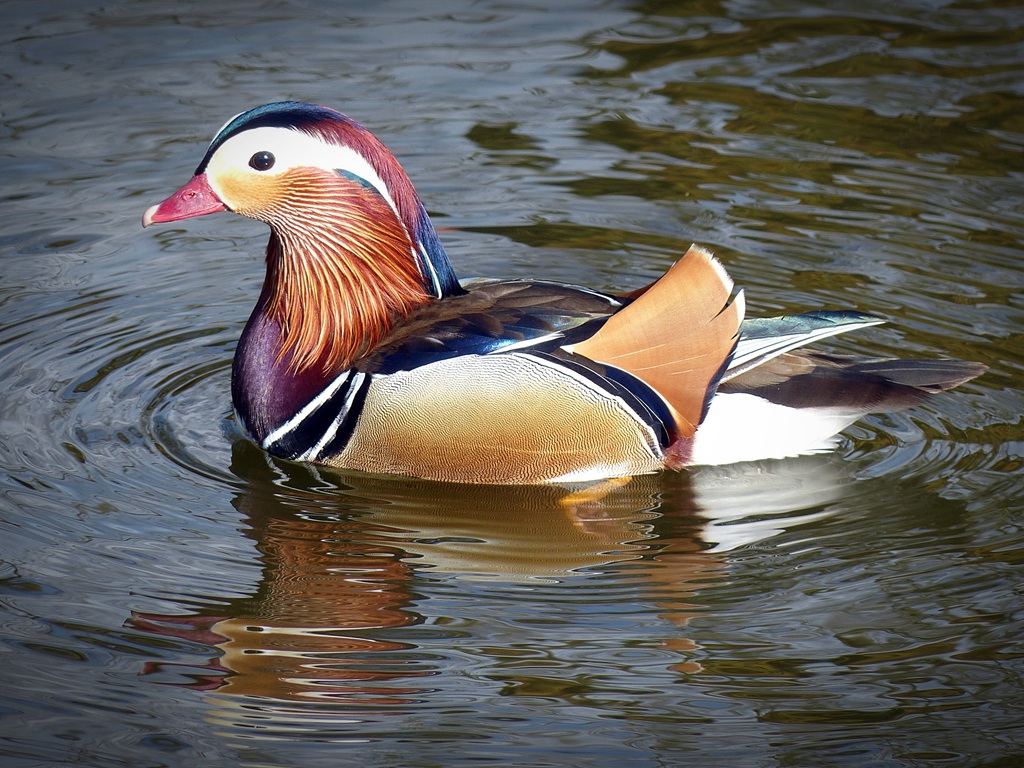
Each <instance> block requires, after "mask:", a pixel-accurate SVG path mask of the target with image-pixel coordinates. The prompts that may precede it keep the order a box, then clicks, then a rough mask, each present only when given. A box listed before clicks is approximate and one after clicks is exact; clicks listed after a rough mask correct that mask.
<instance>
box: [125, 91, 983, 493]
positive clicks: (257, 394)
mask: <svg viewBox="0 0 1024 768" xmlns="http://www.w3.org/2000/svg"><path fill="white" fill-rule="evenodd" d="M225 210H227V211H232V212H235V213H240V214H242V215H244V216H248V217H251V218H253V219H257V220H259V221H262V222H265V223H267V224H268V225H269V226H270V242H269V244H268V246H267V252H266V277H265V280H264V283H263V289H262V292H261V294H260V296H259V300H258V301H257V303H256V307H255V309H254V310H253V312H252V315H251V317H250V318H249V321H248V324H247V325H246V326H245V329H244V331H243V332H242V335H241V338H240V340H239V343H238V347H237V350H236V352H235V358H234V363H233V367H232V384H231V389H232V399H233V402H234V408H235V412H236V415H237V418H238V420H239V421H240V423H241V425H242V426H243V427H244V429H245V430H246V431H247V432H248V434H249V435H251V437H252V438H253V439H254V440H255V441H256V442H258V443H259V444H260V445H261V446H262V447H263V448H264V449H265V450H266V451H268V452H269V453H271V454H273V455H275V456H278V457H283V458H285V459H291V460H298V461H303V462H312V463H319V464H324V465H330V466H334V467H339V468H344V469H350V470H360V471H366V472H371V473H379V474H392V475H405V476H414V477H421V478H430V479H435V480H443V481H452V482H465V483H495V484H530V483H544V482H575V481H580V482H582V481H592V480H600V479H607V478H623V477H629V476H632V475H636V474H641V473H649V472H654V471H657V470H660V469H662V468H666V467H667V468H675V469H678V468H682V467H685V466H689V465H696V464H725V463H731V462H737V461H746V460H756V459H763V458H782V457H786V456H791V455H797V454H800V453H807V452H813V451H817V450H824V449H826V448H828V447H829V446H830V445H832V444H834V442H835V437H834V436H835V435H836V434H837V433H838V432H839V431H840V430H842V429H843V428H845V427H846V426H848V425H849V424H851V423H852V422H854V421H855V420H856V419H858V418H860V417H861V416H863V415H865V414H867V413H869V412H873V411H880V410H891V409H895V408H901V407H905V406H908V405H911V404H913V403H916V402H918V401H920V400H921V399H922V398H923V397H925V396H927V395H928V394H929V393H932V392H938V391H941V390H945V389H949V388H951V387H954V386H956V385H958V384H961V383H963V382H965V381H967V380H969V379H971V378H973V377H975V376H977V375H979V374H980V373H982V371H984V370H985V367H984V366H982V365H979V364H976V363H968V362H961V361H951V360H915V361H899V360H890V359H884V360H883V359H861V358H850V357H839V356H835V355H826V354H822V353H818V352H811V351H807V350H802V349H798V348H800V347H803V346H804V345H806V344H808V343H810V342H814V341H817V340H819V339H823V338H826V337H829V336H832V335H834V334H838V333H843V332H846V331H851V330H855V329H858V328H864V327H867V326H871V325H875V324H877V323H880V322H882V320H881V319H879V318H877V317H874V316H871V315H866V314H861V313H859V312H852V311H815V312H807V313H805V314H800V315H795V316H787V317H773V318H757V319H745V318H744V300H743V292H742V291H740V290H737V289H736V288H735V287H734V285H733V281H732V280H731V279H730V278H729V276H728V274H727V273H726V271H725V269H724V268H723V267H722V265H721V264H720V263H719V262H718V261H717V260H716V259H715V258H714V257H713V256H712V255H711V254H710V253H709V252H708V251H706V250H704V249H703V248H700V247H697V246H693V247H691V248H690V249H689V250H688V251H687V252H686V253H685V254H684V255H683V257H682V258H681V259H680V260H679V261H678V262H676V263H675V265H673V266H672V267H671V268H670V269H669V270H668V271H667V272H666V273H665V274H664V275H663V276H662V277H661V278H660V279H658V280H657V281H655V282H654V283H652V284H651V285H648V286H646V287H643V288H640V289H637V290H634V291H632V292H630V293H626V294H622V295H611V294H608V293H604V292H601V291H596V290H590V289H589V288H585V287H580V286H576V285H566V284H562V283H558V282H552V281H547V280H526V279H503V280H495V279H477V280H470V281H465V282H460V281H459V280H458V279H457V278H456V275H455V272H454V270H453V269H452V266H451V263H450V262H449V260H448V256H447V255H446V253H445V249H444V247H443V246H442V244H441V241H440V239H439V238H438V235H437V232H436V231H435V229H434V227H433V225H432V224H431V221H430V217H429V216H428V215H427V212H426V209H425V208H424V206H423V203H422V202H421V200H420V198H419V197H418V196H417V194H416V192H415V190H414V189H413V186H412V183H411V182H410V181H409V178H408V176H407V175H406V173H405V171H404V170H403V169H402V167H401V166H400V165H399V163H398V161H397V160H396V159H395V157H394V155H392V154H391V152H389V151H388V150H387V149H386V148H385V147H384V145H383V144H382V143H381V142H380V141H379V140H378V139H377V138H376V137H375V136H373V135H372V134H371V133H370V132H369V131H367V130H366V129H365V128H363V127H362V126H361V125H359V124H358V123H356V122H355V121H353V120H352V119H350V118H349V117H347V116H345V115H343V114H341V113H339V112H337V111H334V110H333V109H329V108H326V107H322V106H317V105H313V104H306V103H300V102H279V103H274V104H267V105H264V106H261V107H257V108H256V109H252V110H250V111H248V112H245V113H242V114H240V115H238V116H236V117H234V118H232V119H231V120H229V121H228V122H227V123H226V124H225V125H224V127H223V128H221V129H220V131H219V132H218V133H217V134H216V136H215V137H214V139H213V141H212V142H211V143H210V145H209V148H208V149H207V150H206V154H205V156H204V157H203V159H202V161H201V162H200V163H199V167H198V168H197V169H196V171H195V174H194V175H193V176H192V178H191V179H190V180H189V181H188V183H186V184H185V185H184V186H183V187H182V188H181V189H180V190H179V191H177V192H176V193H174V194H173V195H171V196H170V197H169V198H167V199H166V200H164V201H163V202H162V203H160V204H158V205H154V206H152V207H151V208H149V209H148V210H147V211H146V212H145V215H144V216H143V225H144V226H148V225H150V224H153V223H155V222H170V221H178V220H181V219H187V218H190V217H193V216H203V215H206V214H211V213H215V212H217V211H225Z"/></svg>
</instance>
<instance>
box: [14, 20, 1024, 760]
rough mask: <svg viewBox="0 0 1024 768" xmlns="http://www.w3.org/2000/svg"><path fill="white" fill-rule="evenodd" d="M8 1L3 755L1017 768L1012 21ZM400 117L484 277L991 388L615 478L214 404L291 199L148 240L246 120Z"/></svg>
mask: <svg viewBox="0 0 1024 768" xmlns="http://www.w3.org/2000/svg"><path fill="white" fill-rule="evenodd" d="M544 5H545V4H538V5H536V6H535V7H530V6H525V7H518V6H516V5H515V4H504V3H497V2H487V1H484V2H451V3H444V4H433V5H431V4H429V3H428V4H427V5H426V7H424V4H423V3H416V2H383V3H378V4H365V3H364V4H355V3H338V4H329V5H327V6H325V5H324V4H320V3H277V2H265V3H257V4H252V3H233V2H228V3H218V4H200V3H180V2H179V3H164V2H155V1H151V0H144V1H143V2H137V3H132V4H122V5H113V6H109V5H108V6H100V7H96V8H89V7H83V6H82V4H80V3H71V2H59V1H58V2H50V3H46V4H40V3H27V2H9V3H6V4H5V6H4V7H5V18H6V19H7V24H6V26H5V32H4V33H3V37H2V40H3V51H4V54H5V55H4V62H5V64H4V67H3V77H2V80H0V93H2V100H0V114H2V123H0V126H2V127H0V137H2V142H0V152H2V153H3V164H4V170H5V172H4V174H3V176H2V178H0V196H2V199H3V204H2V206H0V259H2V262H0V263H2V269H0V274H2V280H0V420H2V422H0V465H2V467H3V472H2V473H0V532H2V538H0V561H2V562H0V592H2V599H0V617H2V620H0V640H2V645H0V649H2V651H3V654H4V658H3V672H2V673H0V674H2V678H0V679H2V683H3V684H2V686H0V762H3V764H4V765H5V766H8V765H10V766H39V765H46V766H58V765H87V766H103V767H104V768H108V767H109V766H121V765H123V766H140V765H146V766H187V765H231V766H234V765H245V766H319V765H325V766H326V765H331V766H336V765H348V764H355V765H380V766H398V765H401V766H438V765H444V766H451V765H469V764H488V763H490V764H499V765H503V766H545V765H558V766H562V765H566V766H569V765H571V766H615V767H616V768H623V767H625V766H630V767H632V766H638V767H642V768H648V767H651V768H653V767H655V766H669V765H672V766H674V765H686V764H694V765H721V766H741V767H745V766H756V767H758V768H760V767H763V766H764V767H774V766H796V765H801V766H802V765H815V766H1015V765H1019V764H1020V761H1021V760H1022V759H1024V728H1022V726H1021V723H1022V722H1024V711H1022V710H1024V707H1022V704H1024V690H1022V688H1024V686H1022V672H1024V652H1022V650H1021V644H1020V638H1021V636H1022V633H1024V608H1022V607H1024V599H1022V597H1024V595H1022V588H1021V584H1022V583H1024V578H1022V565H1024V530H1022V523H1024V505H1022V503H1021V497H1022V490H1024V479H1022V477H1024V475H1022V469H1024V428H1022V424H1021V415H1020V414H1021V410H1022V389H1024V388H1022V386H1021V382H1022V371H1024V353H1022V350H1024V344H1022V342H1024V337H1022V334H1021V328H1022V323H1024V301H1022V295H1024V290H1022V289H1024V268H1022V266H1021V259H1022V254H1024V173H1022V170H1024V109H1022V103H1024V102H1022V96H1024V93H1022V91H1024V87H1022V83H1024V12H1022V11H1021V10H1020V9H1019V8H1016V7H1014V6H1013V5H1012V4H1005V3H1000V2H995V1H994V0H993V1H992V2H976V3H953V2H895V3H894V2H886V3H874V2H869V3H864V2H861V1H860V0H858V1H857V2H852V0H851V2H848V3H830V4H828V10H825V9H824V8H810V7H805V6H804V5H802V4H798V3H790V2H784V1H782V0H763V1H761V2H756V1H755V2H723V3H715V2H708V3H687V4H683V3H658V2H648V3H627V2H594V1H589V2H588V1H586V0H569V2H561V3H558V4H547V5H557V10H554V9H545V8H544V7H543V6H544ZM278 99H302V100H310V101H317V102H321V103H324V104H328V105H331V106H334V107H337V108H339V109H341V110H342V111H345V112H347V113H348V114H350V115H352V116H353V117H354V118H355V119H357V120H359V121H360V122H362V123H363V124H364V125H366V126H367V127H369V128H370V129H371V130H373V131H374V132H375V133H376V134H377V135H378V136H379V137H381V138H382V139H383V140H384V141H385V142H386V143H387V144H388V145H389V146H390V147H391V148H392V149H393V150H394V151H395V153H396V154H397V155H398V156H399V158H400V159H401V161H402V162H403V164H404V166H405V167H406V169H407V170H408V172H409V174H410V176H411V177H412V178H413V180H414V182H415V183H416V185H417V188H418V190H419V192H420V193H421V195H422V196H423V198H424V200H425V202H426V205H427V207H428V209H429V210H430V211H431V214H432V216H433V217H434V220H435V223H436V224H437V225H438V226H440V227H443V228H444V230H445V231H444V232H443V233H442V234H443V239H444V241H445V243H446V246H447V247H448V250H449V253H450V255H451V257H452V260H453V262H454V263H455V265H456V268H457V270H458V271H459V272H460V274H461V275H462V276H463V277H468V276H472V275H486V276H497V275H504V276H514V275H531V276H537V277H543V278H549V279H558V280H570V281H573V282H579V283H584V284H587V285H590V286H593V287H595V288H599V289H604V290H626V289H629V288H632V287H636V286H638V285H641V284H643V283H644V282H645V281H650V280H651V279H653V278H654V277H656V276H657V275H659V274H660V273H661V272H662V271H664V270H665V269H666V268H667V267H668V266H669V265H670V264H671V263H672V261H673V260H674V259H675V258H677V257H678V255H679V254H680V253H681V252H683V251H684V250H685V248H686V247H687V246H688V245H689V244H690V243H691V242H699V243H702V244H704V245H705V246H707V247H709V248H711V249H712V250H713V251H714V252H715V253H716V254H717V255H718V256H719V257H720V258H721V259H722V260H723V262H724V263H725V264H726V266H727V267H728V269H729V271H730V272H731V273H732V274H733V276H734V277H735V278H736V279H737V281H738V282H739V283H741V284H743V285H744V286H745V287H746V290H747V297H748V304H749V306H750V311H751V313H752V314H762V313H771V312H778V311H790V310H802V309H808V308H820V307H830V308H852V309H857V310H861V311H871V312H876V313H880V314H882V315H884V316H886V317H888V318H889V319H890V320H891V323H890V324H888V325H886V326H882V327H880V328H875V329H871V330H869V331H866V332H863V333H860V334H858V335H855V336H850V337H849V338H842V339H838V340H835V341H834V342H833V343H831V344H830V345H829V346H828V348H829V349H832V350H834V351H840V352H853V353H858V354H868V355H880V356H884V355H892V354H900V355H903V356H922V357H936V356H939V357H942V356H945V357H959V358H964V359H972V360H979V361H982V362H985V363H987V364H988V365H990V366H991V367H992V370H991V371H990V372H989V373H988V374H987V375H986V376H985V377H983V378H981V379H979V380H977V381H975V382H972V383H970V384H968V385H966V386H964V387H962V388H960V389H959V390H957V391H955V392H953V393H949V394H947V395H944V396H942V397H938V398H935V399H933V400H931V401H930V402H929V403H928V404H926V405H924V406H922V407H919V408H916V409H914V410H912V411H907V412H904V413H900V414H894V415H885V416H873V417H869V418H867V419H865V420H863V421H862V422H860V423H859V424H857V425H855V426H854V427H852V428H850V429H849V430H848V431H847V433H846V436H845V437H844V440H843V443H842V445H841V446H840V449H839V450H838V451H837V452H835V453H833V454H828V455H819V456H809V457H804V458H801V459H798V460H792V461H784V462H763V463H757V464H748V465H737V466H733V467H723V468H705V469H699V470H694V471H691V472H686V473H680V474H666V475H658V476H651V477H645V478H637V479H635V480H634V481H633V482H631V483H629V484H627V485H625V486H622V487H617V488H609V489H604V490H605V491H606V493H604V494H603V495H602V494H601V493H585V492H584V493H580V492H576V491H573V490H572V489H568V490H567V489H558V488H526V489H490V488H466V487H457V486H446V485H439V484H431V483H420V482H415V481H406V480H397V479H388V478H370V477H363V476H349V475H342V474H338V473H329V472H323V471H317V470H314V469H312V468H309V467H303V466H300V465H294V464H290V463H287V462H278V461H274V460H271V459H268V458H267V457H266V456H265V455H264V454H263V453H262V452H261V451H259V450H258V449H257V448H255V447H254V446H253V445H252V444H251V443H249V442H248V441H247V440H246V439H245V438H244V436H243V435H241V434H240V432H239V430H238V428H237V426H236V425H235V423H234V421H233V419H232V416H231V406H230V399H229V398H230V396H229V377H230V362H231V356H232V354H233V350H234V345H235V342H236V339H237V337H238V334H239V333H240V331H241V329H242V327H243V325H244V323H245V320H246V318H247V316H248V313H249V311H250V309H251V307H252V304H253V303H254V301H255V298H256V295H257V293H258V291H259V286H260V284H261V281H262V248H263V243H264V240H265V232H264V231H263V230H262V228H261V227H260V226H259V225H257V224H255V223H254V222H250V221H247V220H243V219H240V218H238V217H231V216H228V215H221V216H214V217H207V218H204V219H200V220H195V221H190V222H186V223H184V224H182V225H165V226H162V227H154V228H152V229H149V230H146V231H142V230H141V228H140V226H139V219H140V216H141V213H142V211H143V210H144V209H145V208H146V207H148V206H149V205H151V204H152V203H154V202H157V201H159V200H161V199H163V197H165V196H166V195H167V194H169V193H170V192H171V191H173V190H174V189H176V188H177V187H178V186H179V185H180V184H181V183H183V182H184V181H185V180H186V179H187V178H188V176H189V175H190V174H191V173H192V170H193V169H194V167H195V165H196V164H197V163H198V161H199V159H200V157H201V155H202V152H203V149H204V147H205V144H206V142H207V141H209V139H210V138H211V137H212V135H213V134H214V132H215V131H216V130H217V128H218V127H219V126H220V125H221V124H222V123H223V122H224V121H225V120H226V119H227V118H228V117H230V116H231V115H233V114H235V113H237V112H240V111H243V110H245V109H248V108H250V107H252V106H255V105H256V104H259V103H263V102H267V101H272V100H278Z"/></svg>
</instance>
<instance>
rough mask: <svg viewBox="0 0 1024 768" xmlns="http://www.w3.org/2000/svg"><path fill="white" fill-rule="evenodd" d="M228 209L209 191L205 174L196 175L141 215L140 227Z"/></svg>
mask: <svg viewBox="0 0 1024 768" xmlns="http://www.w3.org/2000/svg"><path fill="white" fill-rule="evenodd" d="M227 209H228V207H227V206H226V205H224V203H222V202H221V200H220V198H219V197H217V195H216V193H214V191H213V190H212V189H210V184H209V182H207V181H206V174H205V173H197V174H196V175H195V176H193V177H192V178H191V179H190V180H189V182H188V184H186V185H185V186H184V187H182V188H181V189H179V190H178V191H177V192H175V193H174V194H173V195H171V196H170V197H168V198H167V199H166V200H164V201H163V202H162V203H160V204H159V205H154V206H153V207H152V208H149V209H147V211H146V212H145V213H144V214H143V215H142V226H144V227H148V226H149V225H150V224H153V223H155V222H158V221H180V220H181V219H191V218H192V217H193V216H205V215H206V214H208V213H217V211H226V210H227Z"/></svg>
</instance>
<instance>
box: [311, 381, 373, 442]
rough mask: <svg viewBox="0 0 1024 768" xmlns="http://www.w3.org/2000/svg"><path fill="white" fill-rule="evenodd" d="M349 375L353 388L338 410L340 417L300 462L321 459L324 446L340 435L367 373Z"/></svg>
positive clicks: (337, 417)
mask: <svg viewBox="0 0 1024 768" xmlns="http://www.w3.org/2000/svg"><path fill="white" fill-rule="evenodd" d="M349 373H350V374H352V386H351V387H349V388H348V392H347V393H346V394H345V401H344V402H343V403H342V404H341V408H339V409H338V415H337V416H336V417H335V418H334V421H333V422H331V426H330V427H328V428H327V429H326V430H325V431H324V434H323V435H322V436H321V438H320V439H319V440H318V441H317V443H316V445H314V446H313V447H312V448H310V449H309V450H308V451H306V452H305V453H303V454H302V455H301V456H299V461H316V460H317V459H319V458H321V456H320V451H322V450H323V449H324V446H325V445H327V444H328V443H329V442H331V440H333V439H334V436H335V435H336V434H338V427H340V426H341V423H342V422H343V421H344V420H345V417H346V416H348V412H349V410H351V408H352V402H353V401H354V400H355V398H356V395H358V394H359V390H360V389H362V386H363V380H364V379H365V378H366V374H365V373H358V372H354V371H350V372H349Z"/></svg>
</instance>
